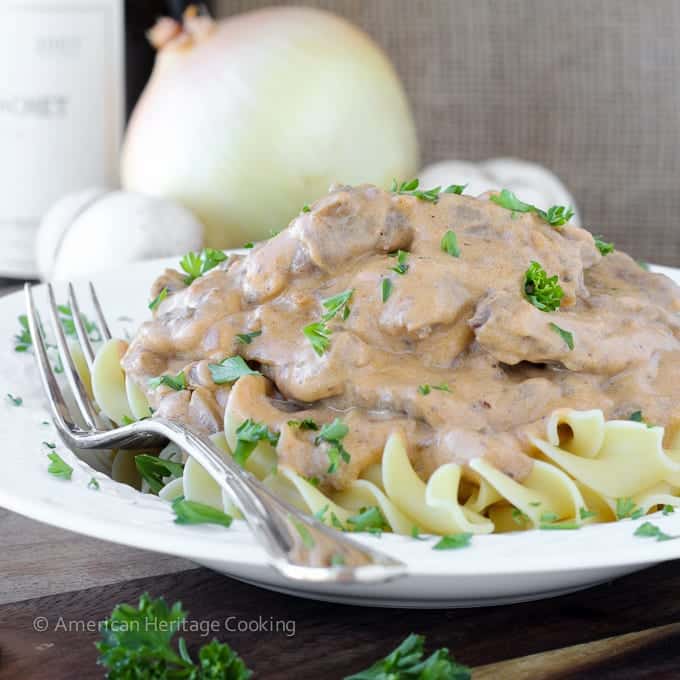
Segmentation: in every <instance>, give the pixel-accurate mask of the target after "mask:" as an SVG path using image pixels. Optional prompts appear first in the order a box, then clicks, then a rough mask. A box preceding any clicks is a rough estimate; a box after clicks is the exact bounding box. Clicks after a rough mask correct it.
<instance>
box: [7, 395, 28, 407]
mask: <svg viewBox="0 0 680 680" xmlns="http://www.w3.org/2000/svg"><path fill="white" fill-rule="evenodd" d="M7 399H8V400H9V402H10V403H11V404H12V405H14V406H21V405H22V404H23V403H24V400H23V399H22V398H21V397H17V396H14V395H13V394H10V393H9V392H8V393H7Z"/></svg>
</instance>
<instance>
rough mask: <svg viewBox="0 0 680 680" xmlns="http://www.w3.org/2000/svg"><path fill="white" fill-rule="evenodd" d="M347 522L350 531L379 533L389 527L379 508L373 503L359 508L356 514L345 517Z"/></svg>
mask: <svg viewBox="0 0 680 680" xmlns="http://www.w3.org/2000/svg"><path fill="white" fill-rule="evenodd" d="M347 524H349V526H350V528H351V530H352V531H367V532H368V533H370V534H380V533H382V532H383V531H384V530H385V529H389V528H390V525H389V524H388V523H387V520H386V519H385V517H384V516H383V514H382V512H380V508H379V507H377V506H375V505H372V506H371V507H369V508H361V509H360V510H359V513H358V514H357V515H353V516H352V517H348V518H347Z"/></svg>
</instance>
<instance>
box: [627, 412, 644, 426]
mask: <svg viewBox="0 0 680 680" xmlns="http://www.w3.org/2000/svg"><path fill="white" fill-rule="evenodd" d="M628 420H632V421H633V422H634V423H643V422H644V420H643V418H642V411H633V412H632V413H631V414H630V415H629V416H628Z"/></svg>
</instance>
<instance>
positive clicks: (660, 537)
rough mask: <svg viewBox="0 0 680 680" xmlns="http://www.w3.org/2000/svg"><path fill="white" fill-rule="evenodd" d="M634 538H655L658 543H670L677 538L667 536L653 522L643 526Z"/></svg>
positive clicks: (637, 530) (638, 529)
mask: <svg viewBox="0 0 680 680" xmlns="http://www.w3.org/2000/svg"><path fill="white" fill-rule="evenodd" d="M634 536H643V537H644V538H655V539H656V540H657V541H670V540H672V539H674V538H675V536H669V535H668V534H665V533H664V532H663V531H661V529H659V527H658V526H656V524H652V523H651V522H645V523H644V524H641V525H640V526H639V527H638V528H637V529H636V530H635V533H634Z"/></svg>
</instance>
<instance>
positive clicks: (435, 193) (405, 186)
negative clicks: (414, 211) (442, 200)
mask: <svg viewBox="0 0 680 680" xmlns="http://www.w3.org/2000/svg"><path fill="white" fill-rule="evenodd" d="M419 186H420V180H418V179H412V180H409V181H408V182H397V180H396V179H393V180H392V189H391V191H392V193H394V194H408V195H409V196H415V197H416V198H419V199H420V200H421V201H428V202H429V203H436V202H437V201H438V200H439V194H462V193H463V191H464V190H465V187H466V186H467V184H450V185H449V186H448V187H446V189H444V190H442V188H441V186H438V187H434V188H433V189H419V188H418V187H419Z"/></svg>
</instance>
